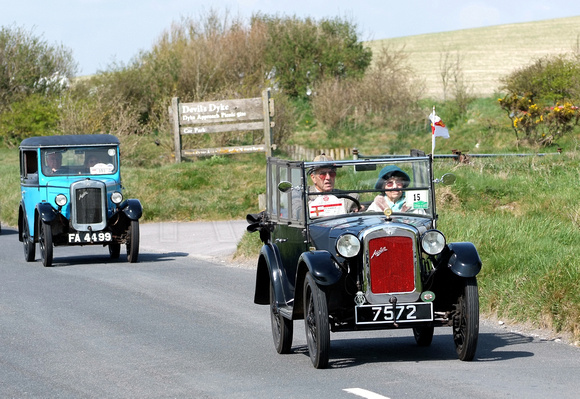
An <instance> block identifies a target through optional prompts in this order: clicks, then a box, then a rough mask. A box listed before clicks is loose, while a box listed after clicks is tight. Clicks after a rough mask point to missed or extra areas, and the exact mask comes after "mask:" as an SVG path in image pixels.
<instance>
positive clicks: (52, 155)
mask: <svg viewBox="0 0 580 399" xmlns="http://www.w3.org/2000/svg"><path fill="white" fill-rule="evenodd" d="M61 167H62V154H61V153H60V152H56V151H53V152H49V153H47V154H46V168H45V171H46V172H45V173H47V172H48V173H49V174H54V173H57V172H59V170H60V168H61Z"/></svg>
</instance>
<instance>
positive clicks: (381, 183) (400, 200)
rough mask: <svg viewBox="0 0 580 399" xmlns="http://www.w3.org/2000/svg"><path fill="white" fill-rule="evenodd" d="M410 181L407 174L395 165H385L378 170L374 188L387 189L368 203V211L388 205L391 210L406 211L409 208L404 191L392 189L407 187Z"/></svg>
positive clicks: (379, 210)
mask: <svg viewBox="0 0 580 399" xmlns="http://www.w3.org/2000/svg"><path fill="white" fill-rule="evenodd" d="M410 183H411V179H410V178H409V175H408V174H406V173H405V172H403V171H402V170H401V169H400V168H399V167H397V166H395V165H387V166H385V167H384V168H383V169H381V171H380V172H379V178H378V179H377V182H376V184H375V189H377V190H380V189H388V190H389V191H384V192H383V193H382V194H380V195H377V196H376V197H375V199H374V201H373V203H372V204H370V205H369V209H368V210H369V212H382V211H384V210H385V208H386V207H387V206H388V207H389V208H391V209H392V211H393V212H407V211H409V210H410V209H411V208H409V206H407V204H406V201H405V192H404V191H398V190H394V191H392V190H393V189H396V188H407V187H408V186H409V184H410Z"/></svg>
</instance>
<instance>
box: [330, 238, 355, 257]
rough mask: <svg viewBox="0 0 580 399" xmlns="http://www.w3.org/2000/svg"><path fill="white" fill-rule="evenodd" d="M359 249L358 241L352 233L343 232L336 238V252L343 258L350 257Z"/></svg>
mask: <svg viewBox="0 0 580 399" xmlns="http://www.w3.org/2000/svg"><path fill="white" fill-rule="evenodd" d="M359 251H360V241H359V240H358V238H356V237H355V236H354V235H352V234H343V235H341V236H340V237H338V240H336V252H338V254H339V255H340V256H342V257H344V258H352V257H353V256H356V255H357V254H358V252H359Z"/></svg>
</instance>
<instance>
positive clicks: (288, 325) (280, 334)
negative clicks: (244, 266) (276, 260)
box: [270, 283, 294, 354]
mask: <svg viewBox="0 0 580 399" xmlns="http://www.w3.org/2000/svg"><path fill="white" fill-rule="evenodd" d="M270 321H271V322H272V336H273V338H274V346H275V347H276V352H278V353H280V354H287V353H290V350H291V348H292V336H293V333H294V323H293V321H292V320H288V319H287V318H285V317H284V316H282V315H281V314H280V312H279V311H278V307H277V306H276V298H275V296H274V286H273V284H272V283H270Z"/></svg>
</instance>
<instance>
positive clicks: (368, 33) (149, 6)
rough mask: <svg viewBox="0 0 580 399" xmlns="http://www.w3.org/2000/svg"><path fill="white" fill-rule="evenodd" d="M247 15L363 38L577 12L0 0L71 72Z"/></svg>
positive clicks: (11, 19) (337, 1)
mask: <svg viewBox="0 0 580 399" xmlns="http://www.w3.org/2000/svg"><path fill="white" fill-rule="evenodd" d="M212 9H213V10H216V11H218V12H220V13H222V14H221V15H223V14H224V13H225V11H226V10H227V11H228V12H229V14H230V15H233V16H239V17H241V18H242V19H243V20H246V21H249V18H250V17H251V15H253V14H255V13H258V12H260V13H262V14H266V15H278V16H297V17H300V18H305V17H311V18H314V19H316V20H319V19H322V18H335V17H340V18H343V19H346V20H348V21H350V22H352V23H354V24H356V26H357V28H358V32H359V38H360V40H362V41H368V40H378V39H387V38H394V37H404V36H413V35H419V34H424V33H436V32H444V31H454V30H459V29H469V28H478V27H484V26H493V25H503V24H511V23H520V22H530V21H541V20H546V19H554V18H565V17H573V16H578V15H580V1H578V0H560V1H550V0H540V1H538V0H501V1H496V0H486V1H469V0H406V1H395V0H359V1H352V0H349V1H346V0H290V1H287V0H222V1H219V2H217V1H212V0H206V1H201V0H139V1H137V0H24V1H23V2H22V3H19V2H18V1H13V0H1V2H0V26H1V27H2V28H14V27H18V28H24V29H25V30H27V31H29V32H32V33H33V34H34V36H35V37H41V38H42V39H43V40H45V41H46V42H47V43H48V44H50V45H55V46H56V45H63V46H65V47H66V48H69V49H70V50H72V54H73V57H74V59H75V60H76V61H77V63H78V73H77V75H79V76H83V75H90V74H94V73H96V72H97V71H99V70H106V69H107V68H108V67H110V66H111V65H113V64H118V65H119V64H120V65H125V64H127V63H128V62H130V61H131V60H132V59H133V58H134V57H136V56H137V55H138V54H139V52H140V51H148V50H150V49H151V48H152V47H153V44H154V43H156V42H157V40H158V39H159V37H160V35H161V34H162V33H163V32H164V31H166V30H169V29H170V28H171V24H172V23H174V22H177V23H179V22H180V21H181V19H182V18H183V17H191V18H194V19H196V20H200V19H199V17H200V16H202V15H204V14H206V13H207V12H208V11H210V10H212Z"/></svg>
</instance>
